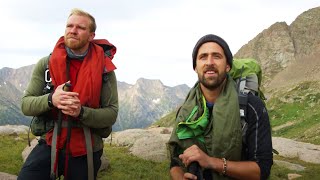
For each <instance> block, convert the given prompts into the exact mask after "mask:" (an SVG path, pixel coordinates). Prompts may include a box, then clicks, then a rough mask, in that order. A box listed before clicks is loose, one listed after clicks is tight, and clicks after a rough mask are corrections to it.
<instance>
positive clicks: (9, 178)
mask: <svg viewBox="0 0 320 180" xmlns="http://www.w3.org/2000/svg"><path fill="white" fill-rule="evenodd" d="M17 178H18V176H16V175H12V174H8V173H4V172H0V180H16V179H17Z"/></svg>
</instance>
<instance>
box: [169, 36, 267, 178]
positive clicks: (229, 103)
mask: <svg viewBox="0 0 320 180" xmlns="http://www.w3.org/2000/svg"><path fill="white" fill-rule="evenodd" d="M192 60H193V69H194V71H195V72H196V73H197V75H198V79H199V80H198V82H196V84H195V85H194V87H192V88H191V90H190V92H189V94H188V95H187V97H186V100H185V102H184V103H183V105H182V106H181V107H180V109H179V111H178V112H177V114H176V116H175V117H176V119H175V122H177V124H176V125H175V127H174V130H173V131H172V134H171V137H170V140H169V142H168V147H169V152H170V158H171V164H170V174H171V177H172V179H198V180H199V179H202V178H204V179H206V180H207V179H215V180H216V179H233V178H235V179H267V178H268V177H269V174H270V169H271V166H272V142H271V130H270V123H269V117H268V113H267V110H266V108H265V106H264V104H263V102H262V101H261V99H260V98H259V97H257V96H254V95H248V107H247V115H246V123H247V124H246V127H247V128H248V130H247V131H246V134H245V136H244V139H245V140H243V139H242V128H243V127H241V123H240V113H239V101H238V94H237V90H236V87H235V83H234V81H233V79H232V78H231V77H230V76H229V75H228V72H229V71H230V70H231V68H232V60H233V57H232V53H231V51H230V49H229V46H228V44H227V43H226V41H224V40H223V39H222V38H221V37H219V36H216V35H213V34H208V35H205V36H203V37H202V38H200V39H199V41H198V42H197V43H196V45H195V47H194V49H193V52H192Z"/></svg>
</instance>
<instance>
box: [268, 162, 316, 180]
mask: <svg viewBox="0 0 320 180" xmlns="http://www.w3.org/2000/svg"><path fill="white" fill-rule="evenodd" d="M274 159H276V160H281V161H286V162H290V163H293V164H298V165H301V166H304V167H305V170H304V171H295V170H290V169H287V168H285V167H281V166H278V165H277V164H273V166H272V168H271V175H270V179H272V180H274V179H275V180H280V179H288V174H290V173H291V174H300V175H302V177H300V178H299V180H300V179H301V180H309V179H315V177H320V164H312V163H307V162H304V161H301V160H299V159H297V158H284V157H281V156H274Z"/></svg>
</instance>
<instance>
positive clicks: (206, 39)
mask: <svg viewBox="0 0 320 180" xmlns="http://www.w3.org/2000/svg"><path fill="white" fill-rule="evenodd" d="M207 42H215V43H217V44H219V45H220V46H221V47H222V49H223V51H224V54H225V56H226V58H227V63H228V64H229V66H230V69H231V68H232V59H233V56H232V53H231V51H230V49H229V46H228V44H227V42H226V41H225V40H223V39H222V38H221V37H219V36H216V35H213V34H208V35H205V36H203V37H202V38H200V39H199V41H198V42H197V44H196V45H195V46H194V48H193V52H192V60H193V69H195V68H196V65H197V64H196V63H197V62H196V60H197V55H198V50H199V48H200V46H201V45H202V44H204V43H207Z"/></svg>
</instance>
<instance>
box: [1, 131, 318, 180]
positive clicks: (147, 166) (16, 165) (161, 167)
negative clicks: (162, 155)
mask: <svg viewBox="0 0 320 180" xmlns="http://www.w3.org/2000/svg"><path fill="white" fill-rule="evenodd" d="M0 138H1V139H0V147H1V148H0V172H6V173H9V174H15V175H17V174H18V172H19V170H20V168H21V166H22V164H23V162H22V157H21V152H22V150H23V149H24V148H25V147H26V146H27V139H26V136H25V135H22V136H21V135H20V138H19V139H20V140H15V137H12V136H0ZM104 153H105V154H106V155H107V157H108V159H109V161H110V167H109V169H108V170H107V171H104V172H101V173H99V174H98V178H97V179H98V180H109V179H115V180H117V179H121V180H126V179H128V180H131V179H146V180H149V179H150V180H153V179H154V180H158V179H161V180H166V179H167V180H169V179H170V176H169V161H164V162H161V163H156V162H152V161H147V160H143V159H141V158H138V157H136V156H133V155H131V154H130V153H129V152H128V148H126V147H117V146H110V145H108V144H105V148H104ZM274 159H277V160H283V161H287V162H291V163H295V164H299V165H302V166H304V167H306V169H305V170H304V171H302V172H297V171H294V170H290V169H287V168H285V167H281V166H278V165H276V164H274V165H273V166H272V169H271V175H270V178H269V179H272V180H280V179H288V177H287V176H288V174H289V173H297V174H300V175H302V177H301V178H299V179H302V180H304V179H306V180H307V179H314V178H315V177H320V164H311V163H306V162H303V161H300V160H298V159H290V158H284V157H281V156H274Z"/></svg>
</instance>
